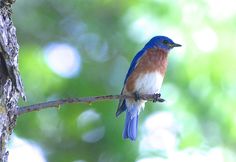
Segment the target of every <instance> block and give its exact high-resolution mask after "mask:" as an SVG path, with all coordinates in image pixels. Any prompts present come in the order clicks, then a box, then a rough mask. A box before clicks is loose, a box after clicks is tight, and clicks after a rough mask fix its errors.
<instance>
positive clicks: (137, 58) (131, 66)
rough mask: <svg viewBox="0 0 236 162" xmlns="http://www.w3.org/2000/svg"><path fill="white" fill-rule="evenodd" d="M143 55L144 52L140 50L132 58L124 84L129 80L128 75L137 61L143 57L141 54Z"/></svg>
mask: <svg viewBox="0 0 236 162" xmlns="http://www.w3.org/2000/svg"><path fill="white" fill-rule="evenodd" d="M144 53H145V50H144V49H142V50H141V51H139V52H138V53H137V54H136V56H135V57H134V58H133V60H132V62H131V64H130V67H129V70H128V72H127V74H126V77H125V81H124V84H125V83H126V81H127V79H128V78H129V76H130V74H131V73H132V72H133V71H134V69H135V67H136V65H137V62H138V60H139V59H140V58H141V57H142V56H143V54H144Z"/></svg>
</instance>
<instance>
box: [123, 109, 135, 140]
mask: <svg viewBox="0 0 236 162" xmlns="http://www.w3.org/2000/svg"><path fill="white" fill-rule="evenodd" d="M137 132H138V113H136V114H134V115H133V114H132V113H131V112H129V111H128V110H127V111H126V120H125V128H124V131H123V138H124V139H130V140H132V141H135V140H136V138H137Z"/></svg>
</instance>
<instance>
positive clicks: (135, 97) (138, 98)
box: [134, 92, 140, 102]
mask: <svg viewBox="0 0 236 162" xmlns="http://www.w3.org/2000/svg"><path fill="white" fill-rule="evenodd" d="M134 100H135V101H136V102H137V101H138V100H140V94H139V93H138V92H134Z"/></svg>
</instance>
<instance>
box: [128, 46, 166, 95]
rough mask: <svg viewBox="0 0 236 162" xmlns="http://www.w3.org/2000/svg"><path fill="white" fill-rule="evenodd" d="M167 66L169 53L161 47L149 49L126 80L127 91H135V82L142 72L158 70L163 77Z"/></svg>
mask: <svg viewBox="0 0 236 162" xmlns="http://www.w3.org/2000/svg"><path fill="white" fill-rule="evenodd" d="M166 68H167V53H166V52H165V51H163V50H160V49H149V50H148V51H146V53H145V54H144V55H143V56H142V57H141V58H140V59H139V61H138V62H137V65H136V67H135V69H134V71H133V72H132V74H131V75H130V76H129V78H128V79H127V81H126V86H125V89H126V91H128V92H130V93H133V92H134V91H135V90H134V87H135V82H136V80H137V79H138V77H139V76H140V75H141V74H145V73H151V72H155V71H158V72H159V73H160V74H161V75H162V76H163V77H164V75H165V71H166Z"/></svg>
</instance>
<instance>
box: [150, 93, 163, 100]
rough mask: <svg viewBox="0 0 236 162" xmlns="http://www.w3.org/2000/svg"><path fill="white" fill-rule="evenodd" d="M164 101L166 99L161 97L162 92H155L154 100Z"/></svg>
mask: <svg viewBox="0 0 236 162" xmlns="http://www.w3.org/2000/svg"><path fill="white" fill-rule="evenodd" d="M157 101H158V102H164V101H165V100H164V99H163V98H161V94H160V93H155V94H154V95H153V102H157Z"/></svg>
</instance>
